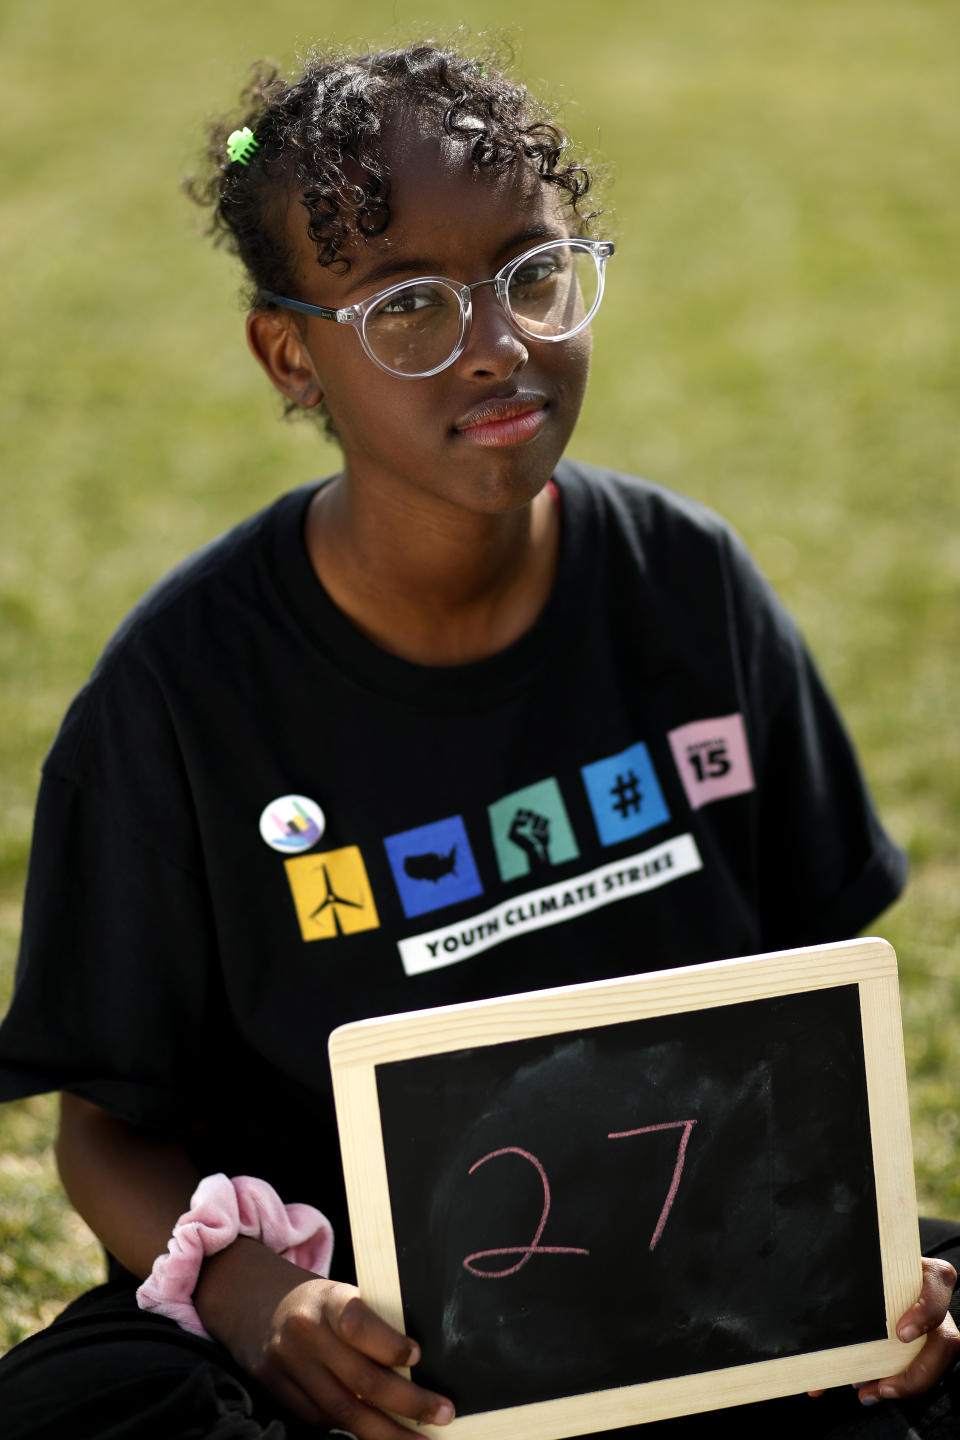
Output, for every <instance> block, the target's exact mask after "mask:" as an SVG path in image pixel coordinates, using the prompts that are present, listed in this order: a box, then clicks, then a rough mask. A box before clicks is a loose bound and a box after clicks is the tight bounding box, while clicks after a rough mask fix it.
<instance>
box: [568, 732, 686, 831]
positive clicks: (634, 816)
mask: <svg viewBox="0 0 960 1440" xmlns="http://www.w3.org/2000/svg"><path fill="white" fill-rule="evenodd" d="M580 773H581V775H582V776H583V783H584V785H585V786H586V787H587V798H588V799H589V801H590V808H591V810H592V811H593V818H594V820H595V821H596V823H597V834H598V835H599V836H600V843H601V845H616V844H618V842H619V841H621V840H629V839H630V838H631V837H632V836H633V835H642V834H643V832H644V831H645V830H652V829H653V827H654V826H655V825H662V824H663V823H664V822H665V821H667V820H669V819H670V811H669V810H668V809H667V802H666V801H665V800H664V798H663V791H662V790H661V789H660V783H659V781H658V780H657V772H656V771H655V770H654V768H653V761H652V760H651V759H650V753H649V751H648V750H647V747H646V745H644V744H643V742H642V741H638V742H637V744H636V745H631V746H630V748H629V749H628V750H621V751H620V752H619V754H617V755H608V756H607V757H606V759H604V760H595V761H594V762H593V764H592V765H584V766H583V768H582V770H581V771H580Z"/></svg>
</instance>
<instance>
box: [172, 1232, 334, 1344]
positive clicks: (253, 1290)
mask: <svg viewBox="0 0 960 1440" xmlns="http://www.w3.org/2000/svg"><path fill="white" fill-rule="evenodd" d="M317 1278H318V1277H317V1276H316V1275H315V1274H314V1272H313V1271H311V1270H304V1269H303V1268H302V1266H300V1265H296V1264H294V1262H293V1261H291V1260H286V1259H284V1257H283V1256H282V1255H278V1254H276V1253H275V1252H274V1251H273V1250H268V1249H267V1248H266V1246H264V1245H261V1244H260V1242H259V1241H258V1240H252V1239H250V1238H248V1237H247V1236H244V1235H241V1236H239V1237H238V1238H237V1239H236V1240H234V1242H233V1244H232V1245H229V1246H228V1247H227V1248H226V1249H225V1250H221V1251H220V1252H219V1253H218V1254H216V1255H211V1256H209V1257H208V1258H207V1259H206V1260H204V1262H203V1265H202V1266H201V1268H200V1274H199V1277H198V1279H197V1285H196V1289H195V1290H194V1292H193V1303H194V1305H195V1307H196V1312H197V1315H198V1317H199V1319H200V1321H201V1323H202V1325H203V1327H204V1329H205V1330H206V1331H207V1333H208V1335H210V1336H211V1338H212V1339H214V1340H218V1341H219V1342H220V1344H221V1345H225V1346H226V1348H227V1349H228V1350H229V1351H230V1352H231V1354H233V1355H234V1356H235V1358H236V1359H237V1360H239V1361H240V1362H241V1363H243V1362H244V1357H245V1356H246V1355H248V1354H255V1353H257V1349H258V1340H259V1337H261V1336H263V1335H264V1334H265V1332H266V1330H267V1329H268V1327H269V1325H270V1324H271V1321H272V1317H273V1315H274V1314H275V1312H276V1309H277V1306H278V1305H279V1304H280V1302H281V1300H283V1298H284V1297H285V1296H286V1295H288V1294H289V1293H290V1291H291V1290H295V1289H296V1288H297V1286H298V1285H302V1284H303V1283H304V1282H305V1281H307V1280H316V1279H317Z"/></svg>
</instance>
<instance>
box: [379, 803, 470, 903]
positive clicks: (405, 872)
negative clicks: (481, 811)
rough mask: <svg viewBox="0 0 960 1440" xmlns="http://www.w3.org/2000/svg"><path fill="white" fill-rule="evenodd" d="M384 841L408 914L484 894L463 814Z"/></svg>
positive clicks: (402, 832) (421, 826) (406, 831)
mask: <svg viewBox="0 0 960 1440" xmlns="http://www.w3.org/2000/svg"><path fill="white" fill-rule="evenodd" d="M383 843H384V845H385V846H386V850H387V857H388V859H389V861H390V866H391V869H392V870H393V878H394V880H395V881H396V884H397V890H398V891H399V892H400V901H401V904H402V905H403V909H404V913H405V914H406V915H408V916H412V915H423V914H425V913H426V911H428V910H440V909H442V908H443V906H444V905H456V904H458V903H459V901H461V900H470V899H472V898H473V896H474V895H482V894H483V886H482V884H481V883H480V876H479V875H478V874H477V866H476V863H475V861H474V858H473V851H472V850H471V849H470V842H469V840H468V839H467V831H466V827H465V825H464V823H463V817H462V816H460V815H451V816H449V817H448V818H447V819H446V820H435V821H434V822H433V824H432V825H419V826H417V828H416V829H415V830H402V831H401V832H400V833H399V834H398V835H388V836H387V837H386V839H385V840H384V842H383Z"/></svg>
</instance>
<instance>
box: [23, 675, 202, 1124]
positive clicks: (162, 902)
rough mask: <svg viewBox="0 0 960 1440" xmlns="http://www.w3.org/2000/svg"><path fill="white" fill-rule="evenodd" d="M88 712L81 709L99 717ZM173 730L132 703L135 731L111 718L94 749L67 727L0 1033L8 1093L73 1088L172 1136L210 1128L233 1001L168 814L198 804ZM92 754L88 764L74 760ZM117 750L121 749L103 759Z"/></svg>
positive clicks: (50, 776)
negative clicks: (191, 801)
mask: <svg viewBox="0 0 960 1440" xmlns="http://www.w3.org/2000/svg"><path fill="white" fill-rule="evenodd" d="M89 708H90V707H89V706H88V705H83V704H81V705H80V706H79V707H75V712H76V711H78V710H79V712H80V715H81V717H82V720H83V721H89V716H88V714H87V713H86V712H87V711H88V709H89ZM115 708H118V707H115ZM119 708H122V700H121V706H120V707H119ZM150 725H152V726H153V732H151V730H150ZM77 728H80V729H84V730H86V729H87V728H89V727H88V725H86V724H81V722H80V719H78V715H77V713H74V715H73V718H72V720H71V719H70V717H68V724H67V725H66V726H65V731H66V732H67V735H68V739H69V737H71V735H72V733H73V732H75V731H76V730H77ZM94 728H96V726H94ZM162 728H163V727H162V725H160V724H159V723H158V722H157V720H156V718H154V720H153V721H150V722H147V721H146V720H143V721H142V723H140V722H139V721H138V716H137V714H136V713H133V714H131V715H130V716H129V724H128V725H127V726H126V727H124V729H123V732H122V733H123V735H126V736H127V737H128V738H127V739H126V740H125V741H124V740H123V739H122V738H121V734H120V733H119V732H117V731H116V729H115V727H113V728H112V727H111V726H110V725H108V726H106V727H101V733H100V734H99V736H98V738H97V739H96V740H95V741H94V743H93V745H92V746H91V745H80V746H78V745H76V744H74V743H68V742H66V741H64V739H63V732H62V734H61V741H60V742H58V745H57V746H55V747H54V751H53V755H52V757H51V759H50V760H48V763H47V765H46V767H45V772H44V775H43V779H42V783H41V788H40V795H39V800H38V805H37V814H36V821H35V827H34V837H33V845H32V850H31V860H30V872H29V878H28V884H27V894H26V901H25V907H24V924H23V935H22V942H21V950H20V957H19V962H18V966H17V973H16V981H15V986H14V994H13V999H12V1002H11V1006H10V1010H9V1013H8V1015H7V1017H6V1019H5V1020H4V1023H3V1026H2V1028H0V1099H15V1098H18V1097H20V1096H23V1095H29V1094H35V1093H39V1092H42V1091H46V1090H54V1089H56V1090H69V1091H72V1092H74V1093H76V1094H78V1095H81V1096H83V1097H85V1098H87V1099H89V1100H92V1101H94V1102H95V1103H97V1104H100V1105H102V1106H104V1107H105V1108H106V1109H109V1110H111V1111H112V1112H114V1113H115V1114H118V1115H120V1116H121V1117H122V1118H124V1119H126V1120H127V1121H129V1122H130V1123H131V1124H134V1125H137V1126H142V1127H149V1128H153V1129H157V1130H159V1131H161V1132H163V1133H165V1134H168V1135H171V1136H173V1135H179V1134H185V1133H187V1132H188V1131H190V1130H192V1129H194V1128H195V1127H196V1125H197V1122H198V1118H199V1115H200V1113H201V1111H202V1108H203V1097H204V1095H205V1094H206V1093H207V1092H208V1088H209V1087H208V1083H207V1082H208V1079H209V1076H210V1074H211V1072H212V1070H213V1068H214V1067H215V1066H216V1064H217V1036H218V1030H219V1024H218V1015H219V1010H220V1008H221V1002H220V1000H219V993H218V978H217V977H218V973H219V971H218V967H217V964H216V953H217V952H216V944H215V932H214V926H213V921H212V918H211V913H210V905H209V901H208V898H207V893H206V889H205V886H204V883H203V877H202V872H201V871H200V869H199V868H198V866H197V851H196V849H195V848H193V849H192V848H191V846H190V845H189V844H187V843H183V844H181V845H180V847H179V852H180V853H179V854H178V853H177V850H176V847H174V846H173V844H172V843H171V838H170V833H169V826H167V825H166V824H165V817H166V816H167V815H169V814H171V813H172V812H173V811H174V810H175V809H176V810H178V811H179V812H180V813H181V815H182V817H183V818H182V819H181V820H180V822H178V823H180V824H182V825H183V826H184V827H187V826H188V825H189V807H188V806H187V805H186V804H185V803H183V801H182V799H179V800H178V798H177V795H176V792H177V790H178V783H179V782H178V774H177V765H176V759H175V756H172V755H171V754H169V753H168V754H167V755H166V756H165V755H164V753H163V750H164V748H165V747H166V748H167V750H168V751H170V750H171V748H172V747H171V740H170V737H169V735H167V736H162V735H161V733H160V732H161V730H162ZM124 744H127V745H129V747H130V748H131V750H135V751H136V752H137V753H138V754H139V756H140V761H139V764H138V765H137V766H130V765H128V764H126V763H125V762H126V760H127V758H128V757H126V756H124V755H123V754H121V753H120V752H121V751H122V749H123V745H124ZM91 750H92V752H93V754H92V759H91V762H90V763H87V762H86V760H84V761H83V762H82V763H80V762H78V763H72V762H74V761H76V760H77V756H78V753H79V752H84V751H91ZM64 753H66V754H67V756H68V759H69V760H70V761H71V763H70V764H68V765H67V766H66V767H63V766H62V765H61V763H60V762H61V761H62V758H63V755H64ZM104 755H106V756H108V757H112V760H110V761H108V763H106V764H104V763H102V762H103V756H104ZM64 768H66V769H69V770H71V771H73V772H74V773H63V769H64ZM151 790H153V791H154V792H155V794H156V797H157V798H156V800H155V801H154V802H152V801H151V798H150V792H151Z"/></svg>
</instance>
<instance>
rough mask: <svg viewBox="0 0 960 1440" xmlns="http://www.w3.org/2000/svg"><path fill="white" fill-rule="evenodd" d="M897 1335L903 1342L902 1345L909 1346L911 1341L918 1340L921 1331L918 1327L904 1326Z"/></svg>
mask: <svg viewBox="0 0 960 1440" xmlns="http://www.w3.org/2000/svg"><path fill="white" fill-rule="evenodd" d="M897 1333H898V1334H899V1336H900V1339H901V1340H902V1341H903V1342H904V1344H905V1345H909V1343H910V1341H911V1340H919V1339H920V1336H921V1335H922V1334H923V1331H922V1330H921V1329H920V1327H919V1326H918V1325H904V1327H903V1329H902V1330H899V1331H898V1332H897Z"/></svg>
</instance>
